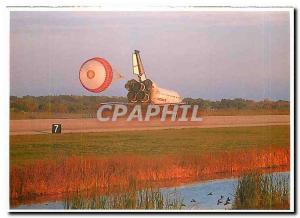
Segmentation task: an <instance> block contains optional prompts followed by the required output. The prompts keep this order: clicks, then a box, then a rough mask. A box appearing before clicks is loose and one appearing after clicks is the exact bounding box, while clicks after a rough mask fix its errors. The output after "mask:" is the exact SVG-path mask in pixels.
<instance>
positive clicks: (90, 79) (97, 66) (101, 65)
mask: <svg viewBox="0 0 300 218" xmlns="http://www.w3.org/2000/svg"><path fill="white" fill-rule="evenodd" d="M121 78H122V75H121V74H120V73H118V72H117V71H116V70H114V69H113V68H112V67H111V65H110V63H109V62H108V61H107V60H105V59H104V58H99V57H95V58H92V59H89V60H87V61H86V62H84V63H83V64H82V65H81V67H80V71H79V80H80V82H81V84H82V86H83V87H84V88H85V89H87V90H88V91H90V92H95V93H99V92H102V91H104V90H106V89H107V88H108V87H109V86H110V85H111V83H112V82H115V81H117V80H119V79H121Z"/></svg>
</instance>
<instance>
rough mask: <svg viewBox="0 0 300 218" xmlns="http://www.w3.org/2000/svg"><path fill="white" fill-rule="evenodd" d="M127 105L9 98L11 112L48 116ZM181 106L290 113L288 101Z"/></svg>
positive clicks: (230, 101)
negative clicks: (38, 113)
mask: <svg viewBox="0 0 300 218" xmlns="http://www.w3.org/2000/svg"><path fill="white" fill-rule="evenodd" d="M105 102H123V103H126V102H127V98H126V97H107V96H75V95H58V96H39V97H35V96H24V97H16V96H11V97H10V111H11V112H50V113H91V114H93V113H95V112H96V111H97V109H98V107H99V105H100V104H101V103H105ZM183 102H185V103H187V104H192V105H195V104H197V105H199V108H200V109H202V110H212V111H214V110H221V109H222V110H224V109H229V110H231V109H233V110H289V105H290V104H289V101H283V100H278V101H271V100H263V101H253V100H246V99H242V98H236V99H222V100H218V101H211V100H204V99H201V98H198V99H193V98H185V99H183Z"/></svg>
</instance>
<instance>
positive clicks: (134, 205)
mask: <svg viewBox="0 0 300 218" xmlns="http://www.w3.org/2000/svg"><path fill="white" fill-rule="evenodd" d="M182 206H183V198H182V197H181V196H180V195H179V194H177V195H174V196H173V197H172V198H171V197H170V196H169V195H166V196H164V195H163V194H162V193H161V192H160V190H159V189H158V188H146V189H143V190H132V191H130V192H125V193H114V194H109V195H97V194H95V193H94V194H92V195H88V194H83V193H82V192H76V193H73V194H71V195H68V196H66V197H65V199H64V207H65V209H181V208H182Z"/></svg>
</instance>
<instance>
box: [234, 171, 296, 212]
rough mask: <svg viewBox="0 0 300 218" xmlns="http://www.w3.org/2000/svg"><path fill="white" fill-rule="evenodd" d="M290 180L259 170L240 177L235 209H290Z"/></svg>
mask: <svg viewBox="0 0 300 218" xmlns="http://www.w3.org/2000/svg"><path fill="white" fill-rule="evenodd" d="M289 196H290V195H289V181H288V179H287V178H285V177H280V176H276V177H275V176H274V175H262V174H260V173H257V172H253V173H250V174H246V175H243V176H242V177H241V178H239V181H238V186H237V190H236V193H235V200H234V204H233V208H234V209H248V210H249V209H256V210H258V209H264V210H270V209H280V210H282V209H289V208H290V203H289Z"/></svg>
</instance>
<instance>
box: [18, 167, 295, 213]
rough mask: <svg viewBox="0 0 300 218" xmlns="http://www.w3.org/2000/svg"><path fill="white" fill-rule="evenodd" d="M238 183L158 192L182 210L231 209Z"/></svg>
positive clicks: (60, 205) (49, 206) (57, 205)
mask: <svg viewBox="0 0 300 218" xmlns="http://www.w3.org/2000/svg"><path fill="white" fill-rule="evenodd" d="M272 175H273V176H274V178H276V177H281V178H282V177H283V178H286V179H288V180H289V176H290V173H289V172H278V173H272ZM237 184H238V179H237V178H227V179H217V180H211V181H205V182H203V181H201V182H198V183H192V184H187V185H182V186H177V187H171V188H161V189H160V193H161V194H162V196H164V198H165V199H166V198H167V199H172V198H177V197H178V196H179V197H180V199H181V200H182V203H181V206H182V207H181V209H183V210H227V209H231V207H232V202H233V200H234V193H235V190H236V187H237ZM65 207H66V205H65V202H64V201H53V202H45V203H39V204H25V205H19V206H18V207H16V208H14V209H17V210H64V209H65Z"/></svg>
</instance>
